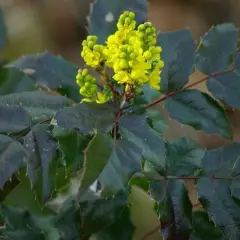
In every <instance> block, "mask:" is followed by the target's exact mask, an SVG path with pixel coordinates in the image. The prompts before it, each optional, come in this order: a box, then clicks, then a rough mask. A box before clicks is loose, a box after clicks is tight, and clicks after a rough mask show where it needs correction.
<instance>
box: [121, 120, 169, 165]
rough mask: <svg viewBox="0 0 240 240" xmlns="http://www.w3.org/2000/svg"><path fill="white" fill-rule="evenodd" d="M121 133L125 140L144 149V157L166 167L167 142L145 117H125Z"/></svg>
mask: <svg viewBox="0 0 240 240" xmlns="http://www.w3.org/2000/svg"><path fill="white" fill-rule="evenodd" d="M119 132H120V134H121V136H122V138H123V139H125V138H126V139H129V140H130V141H132V142H133V143H134V144H136V145H137V146H138V147H139V148H141V149H142V154H143V157H144V158H145V159H146V160H148V161H149V162H151V163H153V164H155V165H157V166H158V167H162V168H164V167H165V154H166V150H165V142H164V139H163V138H162V137H161V135H160V134H159V133H158V132H156V131H155V130H153V129H152V128H151V127H150V126H149V124H148V122H147V119H146V118H145V117H143V116H138V115H129V116H123V117H122V118H121V119H120V121H119Z"/></svg>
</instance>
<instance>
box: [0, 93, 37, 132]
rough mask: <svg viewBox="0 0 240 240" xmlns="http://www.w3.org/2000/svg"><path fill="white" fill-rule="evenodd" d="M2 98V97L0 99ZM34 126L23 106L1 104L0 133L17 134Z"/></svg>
mask: <svg viewBox="0 0 240 240" xmlns="http://www.w3.org/2000/svg"><path fill="white" fill-rule="evenodd" d="M0 98H1V97H0ZM31 124H32V120H31V117H30V116H29V114H28V112H27V111H26V110H25V109H24V108H23V107H21V106H9V105H7V104H4V105H1V103H0V132H1V133H16V132H20V131H21V130H23V129H25V128H28V127H30V126H31Z"/></svg>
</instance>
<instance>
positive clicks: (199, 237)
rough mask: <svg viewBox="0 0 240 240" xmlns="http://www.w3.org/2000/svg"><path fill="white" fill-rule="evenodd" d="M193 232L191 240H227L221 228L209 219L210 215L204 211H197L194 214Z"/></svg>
mask: <svg viewBox="0 0 240 240" xmlns="http://www.w3.org/2000/svg"><path fill="white" fill-rule="evenodd" d="M192 226H193V232H192V233H191V236H190V240H227V238H226V237H224V235H223V233H222V232H221V230H220V229H219V228H218V227H216V226H214V223H213V222H212V221H209V218H208V215H207V213H206V212H203V211H196V212H193V214H192Z"/></svg>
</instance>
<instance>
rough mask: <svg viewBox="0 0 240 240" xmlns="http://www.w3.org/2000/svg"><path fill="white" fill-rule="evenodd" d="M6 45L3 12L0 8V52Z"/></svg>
mask: <svg viewBox="0 0 240 240" xmlns="http://www.w3.org/2000/svg"><path fill="white" fill-rule="evenodd" d="M6 43H7V29H6V26H5V21H4V14H3V11H2V9H1V8H0V50H2V48H3V47H4V46H5V45H6Z"/></svg>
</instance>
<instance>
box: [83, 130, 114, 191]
mask: <svg viewBox="0 0 240 240" xmlns="http://www.w3.org/2000/svg"><path fill="white" fill-rule="evenodd" d="M112 145H113V144H112V139H111V138H110V137H109V136H108V135H105V134H101V133H95V136H94V137H93V139H92V140H91V141H90V143H89V145H88V147H87V148H86V150H85V152H84V172H83V178H82V181H81V188H82V189H84V190H87V189H88V188H89V187H90V185H91V184H92V183H93V182H94V181H95V180H96V179H97V178H98V176H99V175H100V173H101V172H102V170H103V169H104V167H105V166H106V164H107V163H108V160H109V157H110V156H111V152H112Z"/></svg>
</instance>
